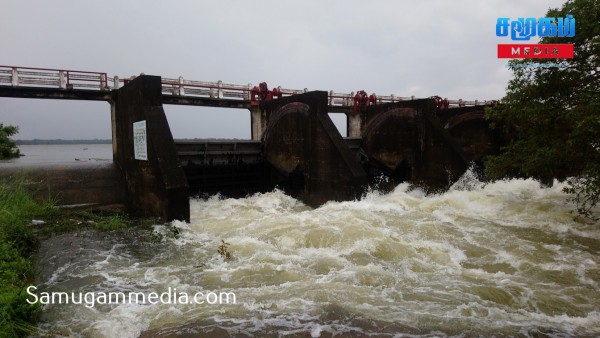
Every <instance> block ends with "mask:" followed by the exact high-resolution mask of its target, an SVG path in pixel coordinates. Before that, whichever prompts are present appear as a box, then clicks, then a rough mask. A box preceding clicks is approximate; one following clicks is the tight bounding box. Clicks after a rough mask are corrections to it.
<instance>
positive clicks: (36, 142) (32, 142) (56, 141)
mask: <svg viewBox="0 0 600 338" xmlns="http://www.w3.org/2000/svg"><path fill="white" fill-rule="evenodd" d="M15 143H16V144H17V145H43V144H112V140H99V139H93V140H63V139H54V140H40V139H33V140H15Z"/></svg>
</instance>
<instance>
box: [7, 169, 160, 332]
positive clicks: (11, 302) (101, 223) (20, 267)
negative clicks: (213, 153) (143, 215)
mask: <svg viewBox="0 0 600 338" xmlns="http://www.w3.org/2000/svg"><path fill="white" fill-rule="evenodd" d="M33 220H42V221H43V222H36V223H37V224H36V225H33ZM155 223H156V222H155V221H154V220H132V219H129V218H128V217H126V216H124V215H122V214H115V213H110V212H92V211H81V210H79V211H73V210H61V209H58V208H56V207H55V206H54V204H53V203H52V201H51V200H49V201H47V202H45V203H41V204H40V203H36V202H35V201H34V200H33V198H32V196H31V194H30V193H29V192H28V191H27V189H26V180H25V179H24V178H23V177H12V178H9V179H2V180H0V338H2V337H25V336H27V335H30V334H32V333H34V332H35V322H36V321H37V319H38V317H39V315H40V313H41V307H40V306H39V305H38V304H35V305H30V304H28V303H27V292H26V291H25V290H26V288H27V287H28V286H29V285H32V284H33V279H34V269H33V260H34V254H35V250H36V248H37V246H38V241H39V238H40V237H45V236H50V235H53V234H56V233H63V232H68V231H77V230H79V229H82V228H95V229H98V230H114V229H120V228H125V227H129V226H132V225H140V224H141V225H144V224H148V225H149V224H155Z"/></svg>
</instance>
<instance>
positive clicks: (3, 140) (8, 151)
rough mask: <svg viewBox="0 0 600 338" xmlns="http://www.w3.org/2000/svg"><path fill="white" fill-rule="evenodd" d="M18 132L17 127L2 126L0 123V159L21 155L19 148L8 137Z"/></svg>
mask: <svg viewBox="0 0 600 338" xmlns="http://www.w3.org/2000/svg"><path fill="white" fill-rule="evenodd" d="M18 132H19V128H18V127H15V126H11V125H8V126H4V124H2V123H0V159H7V158H13V157H19V156H21V153H20V152H19V148H17V145H16V144H15V142H14V141H13V140H11V139H10V137H11V136H13V135H15V134H16V133H18Z"/></svg>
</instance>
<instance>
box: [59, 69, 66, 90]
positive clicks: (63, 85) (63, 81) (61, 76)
mask: <svg viewBox="0 0 600 338" xmlns="http://www.w3.org/2000/svg"><path fill="white" fill-rule="evenodd" d="M58 88H60V89H65V88H67V79H66V78H65V71H64V70H59V71H58Z"/></svg>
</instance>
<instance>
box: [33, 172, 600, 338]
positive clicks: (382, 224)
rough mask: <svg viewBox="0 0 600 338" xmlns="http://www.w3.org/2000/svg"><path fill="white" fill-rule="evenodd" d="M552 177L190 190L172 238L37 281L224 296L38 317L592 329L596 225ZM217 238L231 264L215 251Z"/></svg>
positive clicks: (443, 330) (80, 324) (142, 326)
mask: <svg viewBox="0 0 600 338" xmlns="http://www.w3.org/2000/svg"><path fill="white" fill-rule="evenodd" d="M563 187H564V184H562V183H560V182H555V183H554V185H553V186H552V187H543V186H541V185H540V184H539V182H537V181H535V180H516V179H515V180H503V181H497V182H492V183H482V182H480V181H478V180H477V178H476V176H475V175H474V174H473V173H472V172H471V173H467V174H466V175H465V176H463V178H461V180H459V182H457V183H456V184H454V185H453V186H452V187H451V188H450V189H449V191H447V192H445V193H441V194H436V195H426V194H425V193H424V192H423V191H421V190H417V189H415V190H411V189H410V187H409V185H407V184H401V185H399V186H398V187H396V189H394V190H393V191H391V192H390V193H388V194H381V193H379V192H370V193H368V194H367V195H366V196H364V198H363V199H362V200H358V201H347V202H328V203H326V204H325V205H323V206H321V207H320V208H316V209H311V208H309V207H307V206H306V205H304V204H303V203H301V202H299V201H297V200H295V199H293V198H291V197H289V196H286V195H285V194H283V193H282V192H281V191H273V192H270V193H264V194H256V195H253V196H249V197H247V198H242V199H224V198H221V197H220V196H213V197H210V198H208V199H205V200H192V201H191V205H190V206H191V213H192V221H191V222H190V223H185V222H173V223H172V224H171V226H175V227H177V228H179V229H180V230H181V232H180V236H179V238H177V239H173V238H168V239H165V240H164V241H163V242H162V243H159V244H156V243H148V244H147V246H141V245H139V241H140V240H144V239H135V238H132V239H130V240H131V242H130V243H123V239H122V238H120V237H119V238H117V237H118V236H116V237H115V238H114V239H112V240H114V241H115V243H114V245H112V246H111V248H110V250H106V251H102V250H98V251H97V252H93V253H91V255H92V256H93V257H95V258H94V259H93V262H91V264H89V266H88V268H87V269H83V270H81V269H79V270H76V271H75V270H74V269H75V268H74V265H73V264H72V263H68V264H65V265H63V266H57V267H56V270H55V272H54V274H53V275H52V276H51V277H50V278H49V279H48V281H46V284H47V285H49V287H53V286H56V287H59V286H60V283H61V281H65V280H68V279H69V276H77V278H79V279H81V280H82V283H83V282H85V281H88V282H89V284H85V285H81V286H80V288H81V289H86V290H90V289H92V290H93V289H94V288H104V289H105V290H106V289H111V290H133V291H136V288H138V289H139V288H141V289H143V290H146V291H149V290H165V289H166V288H167V287H177V289H178V290H181V291H190V292H192V291H198V290H206V291H220V290H221V291H222V290H226V291H232V292H235V293H236V295H237V300H238V304H236V305H221V306H212V307H211V306H193V305H182V304H176V305H164V306H163V305H160V306H154V305H134V306H118V307H116V308H104V307H103V308H98V309H95V311H81V312H79V313H77V315H75V316H73V314H72V313H70V312H69V311H76V309H77V307H72V308H69V309H63V310H64V311H62V312H61V311H60V310H56V308H55V309H54V310H52V311H57V312H55V313H54V312H50V313H48V318H51V320H53V322H52V323H54V324H53V325H56V326H62V327H64V326H69V325H71V326H72V327H74V328H72V329H71V330H74V331H73V332H75V333H77V332H79V334H84V332H85V334H87V333H89V334H90V335H91V336H98V337H103V336H105V337H111V336H114V334H115V333H116V332H119V334H118V336H124V337H134V336H137V335H139V334H140V333H141V332H143V331H145V330H155V331H153V332H160V330H161V329H167V328H176V327H178V326H186V327H190V325H191V327H193V326H194V323H203V324H201V325H204V326H206V325H212V326H214V327H220V328H222V329H224V330H227V331H228V332H230V333H235V334H244V333H246V334H248V335H258V334H260V333H261V332H271V333H274V332H277V333H279V334H296V333H302V334H307V335H311V336H315V337H318V336H321V335H323V334H325V333H330V334H334V333H335V334H341V333H352V334H355V335H361V334H367V333H372V334H377V333H379V334H383V333H384V332H385V333H386V334H387V333H390V332H387V331H386V330H388V329H386V327H388V328H389V327H394V328H395V329H390V330H392V331H394V330H397V331H402V330H406V332H404V334H405V335H404V336H415V337H416V336H421V337H423V336H436V335H440V336H459V335H460V333H461V332H462V331H461V330H464V332H469V334H476V333H477V332H483V334H484V335H485V334H486V333H488V334H491V333H495V332H500V333H504V334H506V335H517V334H522V332H521V329H520V327H524V328H526V329H524V330H525V331H523V332H529V331H527V330H536V329H540V330H542V331H550V332H558V333H561V332H562V333H564V334H567V335H577V334H583V335H597V334H600V329H599V327H600V325H599V324H600V323H599V315H598V313H599V312H600V305H598V304H600V295H599V294H598V293H597V292H593V291H591V290H597V289H598V282H599V281H598V280H597V279H598V276H599V275H600V268H599V261H600V258H599V256H600V255H598V253H599V251H598V250H599V249H598V245H599V244H600V242H598V240H599V239H600V226H599V224H592V223H590V222H578V221H576V220H575V219H574V215H573V214H572V213H571V211H573V210H574V206H573V205H571V204H568V203H565V202H564V201H565V198H566V195H565V194H564V193H563V192H562V188H563ZM155 230H156V231H163V230H165V228H164V227H159V226H157V227H156V228H155ZM147 237H148V236H147ZM147 237H146V239H145V240H146V241H148V239H147ZM140 238H142V237H140ZM222 240H224V241H225V242H227V243H230V245H229V246H228V251H229V252H231V254H232V255H233V257H234V258H233V259H232V260H226V259H224V258H223V257H221V256H220V255H219V254H218V252H217V247H218V246H219V245H221V243H222V242H221V241H222ZM136 245H137V246H136ZM90 252H92V250H90ZM557 304H558V305H557ZM560 304H564V306H565V308H564V310H563V311H566V312H565V313H558V312H560V311H561V310H560V309H557V308H556V307H557V306H558V307H560ZM52 323H46V324H42V326H43V327H47V326H48V325H52ZM207 323H209V324H207ZM366 323H369V324H368V325H367V324H366ZM44 325H45V326H44ZM198 325H200V324H198ZM86 327H87V329H84V328H86ZM416 328H418V331H417V329H416ZM77 330H79V331H77ZM469 330H471V331H469ZM473 330H475V331H473ZM478 330H479V331H478ZM419 332H420V333H419ZM394 333H400V332H396V331H394Z"/></svg>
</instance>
